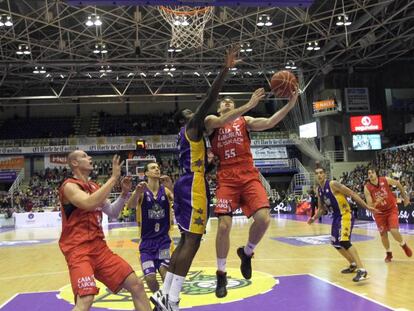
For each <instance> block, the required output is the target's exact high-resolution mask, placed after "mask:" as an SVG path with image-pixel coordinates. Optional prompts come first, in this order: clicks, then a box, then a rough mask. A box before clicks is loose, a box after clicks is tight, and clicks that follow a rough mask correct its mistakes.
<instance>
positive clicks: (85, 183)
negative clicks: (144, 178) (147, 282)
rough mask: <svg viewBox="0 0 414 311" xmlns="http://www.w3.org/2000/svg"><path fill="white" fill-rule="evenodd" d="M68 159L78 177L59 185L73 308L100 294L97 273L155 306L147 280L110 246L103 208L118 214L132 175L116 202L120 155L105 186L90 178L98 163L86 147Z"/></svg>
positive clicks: (80, 309) (143, 305)
mask: <svg viewBox="0 0 414 311" xmlns="http://www.w3.org/2000/svg"><path fill="white" fill-rule="evenodd" d="M68 163H69V166H70V168H71V169H72V172H73V178H69V179H66V180H65V181H64V182H63V184H62V186H61V187H60V189H59V199H60V203H61V212H62V234H61V236H60V239H59V247H60V249H61V251H62V253H63V255H64V256H65V259H66V262H67V264H68V268H69V274H70V280H71V284H72V290H73V293H74V295H75V307H74V308H73V311H84V310H89V309H90V308H91V306H92V303H93V300H94V295H96V294H98V292H99V289H98V288H97V287H96V283H95V278H96V279H97V280H99V281H101V282H102V283H104V284H105V285H106V286H107V287H108V288H109V289H110V290H111V291H112V292H114V293H117V292H118V291H119V290H120V289H122V288H125V289H126V290H128V291H129V292H130V293H131V295H132V300H133V302H134V306H135V310H140V311H142V310H145V311H150V310H151V308H150V304H149V300H148V298H147V296H146V294H145V291H144V286H143V283H142V281H141V280H139V279H138V278H137V276H136V275H135V273H134V270H133V269H132V267H131V266H130V265H129V264H128V263H127V262H126V261H125V260H123V259H122V258H121V257H119V256H118V255H116V254H114V253H113V252H112V251H111V250H110V249H109V248H108V246H107V245H106V242H105V240H104V238H105V236H104V233H103V231H102V212H104V213H106V214H108V215H110V216H111V217H114V216H115V217H116V216H118V214H119V212H120V211H121V209H122V208H123V207H124V205H125V203H126V201H127V199H128V192H129V191H130V190H131V179H130V178H124V179H123V180H122V182H121V185H122V193H121V195H120V196H119V197H118V198H117V199H116V200H115V201H114V202H113V203H110V201H109V200H108V199H107V198H108V196H109V193H110V192H111V189H112V188H113V186H114V185H115V183H116V182H117V181H118V179H119V177H120V175H121V165H122V163H121V164H120V163H119V156H114V158H113V159H112V176H111V177H110V178H109V179H108V181H107V182H106V183H105V184H104V185H103V186H102V187H99V185H97V184H96V183H94V182H92V181H90V180H89V174H90V173H91V172H92V170H93V166H92V158H91V157H90V156H88V155H87V154H86V152H84V151H81V150H77V151H74V152H71V153H70V154H69V155H68Z"/></svg>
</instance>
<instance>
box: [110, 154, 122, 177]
mask: <svg viewBox="0 0 414 311" xmlns="http://www.w3.org/2000/svg"><path fill="white" fill-rule="evenodd" d="M120 160H121V157H120V156H119V155H117V154H116V155H114V157H113V158H112V177H114V178H116V179H118V178H119V177H120V176H121V167H122V165H124V161H122V162H120Z"/></svg>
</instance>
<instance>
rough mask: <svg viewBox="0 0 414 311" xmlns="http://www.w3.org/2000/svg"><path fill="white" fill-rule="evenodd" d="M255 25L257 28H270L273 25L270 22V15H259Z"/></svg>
mask: <svg viewBox="0 0 414 311" xmlns="http://www.w3.org/2000/svg"><path fill="white" fill-rule="evenodd" d="M256 25H257V26H259V27H263V26H267V27H270V26H272V25H273V23H272V21H271V20H270V15H269V14H260V15H259V18H258V20H257V23H256Z"/></svg>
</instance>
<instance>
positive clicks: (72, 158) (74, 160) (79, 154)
mask: <svg viewBox="0 0 414 311" xmlns="http://www.w3.org/2000/svg"><path fill="white" fill-rule="evenodd" d="M86 158H90V157H89V156H88V155H87V154H86V152H85V151H83V150H75V151H72V152H71V153H69V154H68V164H69V167H70V168H71V169H72V170H73V169H74V168H76V167H78V166H79V164H80V163H79V162H80V160H82V159H86Z"/></svg>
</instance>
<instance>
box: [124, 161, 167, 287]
mask: <svg viewBox="0 0 414 311" xmlns="http://www.w3.org/2000/svg"><path fill="white" fill-rule="evenodd" d="M144 171H145V176H146V177H147V179H148V181H147V182H145V181H143V182H140V183H139V184H138V185H137V187H136V188H135V191H134V193H133V194H132V196H131V198H130V199H129V201H128V203H127V208H133V207H135V206H136V207H137V223H138V227H139V228H140V229H141V230H140V231H141V232H140V238H141V241H140V244H139V253H140V260H141V267H142V271H143V273H144V279H145V282H146V283H147V285H148V287H149V289H150V290H151V291H152V292H153V293H154V292H156V291H157V290H158V289H159V285H158V282H157V278H156V272H157V270H158V272H159V273H160V274H161V277H162V279H163V280H164V278H165V274H166V272H167V267H168V265H169V263H170V249H171V238H170V235H169V231H170V229H171V227H172V225H173V224H174V222H173V217H172V202H173V200H174V197H173V194H172V192H171V190H170V189H172V182H171V179H170V178H169V177H168V176H161V172H160V167H159V165H158V164H157V163H155V162H151V163H148V164H146V165H145V169H144ZM160 180H162V182H163V184H160Z"/></svg>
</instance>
